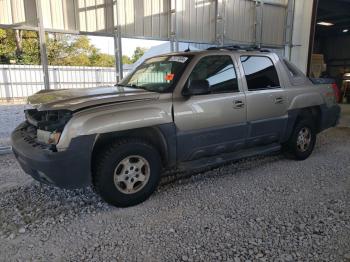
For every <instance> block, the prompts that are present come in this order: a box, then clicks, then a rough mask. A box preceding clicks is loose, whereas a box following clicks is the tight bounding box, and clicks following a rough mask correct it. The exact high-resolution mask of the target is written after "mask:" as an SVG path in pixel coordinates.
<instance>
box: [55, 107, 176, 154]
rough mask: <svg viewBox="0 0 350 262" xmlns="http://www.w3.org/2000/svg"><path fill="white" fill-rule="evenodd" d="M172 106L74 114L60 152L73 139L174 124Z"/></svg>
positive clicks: (106, 109) (122, 108)
mask: <svg viewBox="0 0 350 262" xmlns="http://www.w3.org/2000/svg"><path fill="white" fill-rule="evenodd" d="M171 106H172V104H171V103H159V102H158V103H156V104H154V105H151V104H147V105H138V106H136V105H135V106H133V108H130V105H129V107H128V106H127V105H118V106H102V107H99V108H93V109H89V110H86V111H82V112H79V113H76V114H74V115H73V117H72V118H71V119H70V121H69V122H68V123H67V125H66V126H65V128H64V130H63V133H62V135H61V138H60V141H59V143H58V144H57V149H58V150H65V149H66V148H67V147H68V146H69V143H70V141H71V139H72V138H75V137H79V136H85V135H92V134H104V133H109V132H116V131H124V130H131V129H136V128H142V127H150V126H155V125H160V124H166V123H171V122H172V116H171Z"/></svg>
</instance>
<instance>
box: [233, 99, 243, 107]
mask: <svg viewBox="0 0 350 262" xmlns="http://www.w3.org/2000/svg"><path fill="white" fill-rule="evenodd" d="M243 107H244V102H243V101H241V100H234V101H233V108H243Z"/></svg>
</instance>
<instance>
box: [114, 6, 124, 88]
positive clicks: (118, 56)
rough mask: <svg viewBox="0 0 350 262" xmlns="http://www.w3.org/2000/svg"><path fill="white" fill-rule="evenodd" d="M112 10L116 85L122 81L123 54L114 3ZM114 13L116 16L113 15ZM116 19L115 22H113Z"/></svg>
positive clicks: (117, 15) (116, 9)
mask: <svg viewBox="0 0 350 262" xmlns="http://www.w3.org/2000/svg"><path fill="white" fill-rule="evenodd" d="M115 5H116V6H115V8H114V6H112V9H113V33H114V34H113V37H114V57H115V70H116V81H117V83H118V82H119V81H120V80H122V79H123V52H122V34H121V28H120V25H119V14H118V2H117V1H115ZM114 12H116V14H114ZM115 17H116V21H115Z"/></svg>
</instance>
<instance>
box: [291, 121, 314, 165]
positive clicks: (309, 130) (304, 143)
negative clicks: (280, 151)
mask: <svg viewBox="0 0 350 262" xmlns="http://www.w3.org/2000/svg"><path fill="white" fill-rule="evenodd" d="M315 143H316V128H315V123H314V121H313V120H312V118H311V117H307V118H303V119H301V120H299V121H298V122H297V123H296V125H295V127H294V130H293V133H292V135H291V137H290V139H289V141H288V143H287V151H288V152H289V153H290V154H291V155H292V156H293V157H294V158H295V159H297V160H304V159H306V158H308V157H309V156H310V155H311V153H312V151H313V149H314V147H315Z"/></svg>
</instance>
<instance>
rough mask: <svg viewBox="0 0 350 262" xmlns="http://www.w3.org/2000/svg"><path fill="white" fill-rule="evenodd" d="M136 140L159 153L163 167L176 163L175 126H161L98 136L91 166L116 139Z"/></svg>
mask: <svg viewBox="0 0 350 262" xmlns="http://www.w3.org/2000/svg"><path fill="white" fill-rule="evenodd" d="M130 138H136V139H140V140H143V141H146V142H148V143H150V144H151V145H152V146H154V148H155V149H156V150H157V151H158V152H159V155H160V157H161V159H162V166H163V167H171V166H173V165H175V163H176V136H175V126H174V125H173V124H172V123H170V124H163V125H158V126H151V127H144V128H137V129H132V130H123V131H116V132H109V133H103V134H99V135H98V136H97V139H96V141H95V144H94V147H93V151H92V156H91V164H92V166H93V163H94V159H96V157H97V155H98V153H99V152H101V150H103V149H104V148H106V147H107V146H108V145H109V144H110V143H111V142H112V141H115V140H118V139H130Z"/></svg>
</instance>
